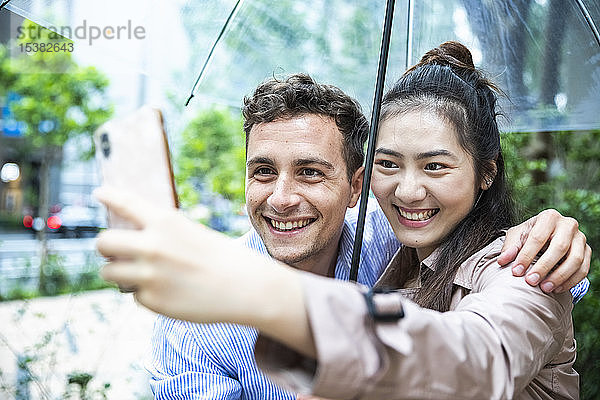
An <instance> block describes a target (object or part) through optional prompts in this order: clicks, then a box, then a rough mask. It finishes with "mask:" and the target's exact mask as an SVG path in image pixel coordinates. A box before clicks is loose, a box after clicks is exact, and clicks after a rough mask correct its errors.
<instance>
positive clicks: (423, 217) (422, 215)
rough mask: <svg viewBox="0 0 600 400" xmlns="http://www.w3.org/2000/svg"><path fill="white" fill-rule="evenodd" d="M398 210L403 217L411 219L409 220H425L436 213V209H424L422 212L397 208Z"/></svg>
mask: <svg viewBox="0 0 600 400" xmlns="http://www.w3.org/2000/svg"><path fill="white" fill-rule="evenodd" d="M398 211H399V212H400V215H402V216H403V217H404V218H406V219H408V220H411V221H425V220H428V219H429V218H431V217H433V215H434V214H436V213H437V211H438V210H437V209H436V210H428V211H424V212H419V213H410V212H406V211H403V210H402V209H400V208H398Z"/></svg>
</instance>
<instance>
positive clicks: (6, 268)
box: [0, 232, 102, 294]
mask: <svg viewBox="0 0 600 400" xmlns="http://www.w3.org/2000/svg"><path fill="white" fill-rule="evenodd" d="M40 246H41V245H40V242H39V241H38V240H37V239H36V238H35V237H34V236H33V235H32V234H31V233H28V232H17V233H14V232H11V233H0V294H3V293H6V291H7V290H10V289H11V288H12V287H14V286H15V283H16V282H17V281H19V283H20V284H21V285H26V286H32V285H35V283H36V281H35V280H36V279H37V277H38V275H39V273H38V268H39V253H40ZM48 252H49V254H54V255H57V256H58V260H59V263H60V265H61V266H62V267H63V268H64V270H65V271H66V272H67V273H69V274H70V275H73V274H77V273H79V272H82V271H86V270H89V269H90V268H93V267H97V266H98V265H99V264H100V263H101V262H102V258H101V257H99V256H98V255H97V254H96V251H95V237H87V238H79V239H62V238H58V237H56V236H53V235H49V239H48Z"/></svg>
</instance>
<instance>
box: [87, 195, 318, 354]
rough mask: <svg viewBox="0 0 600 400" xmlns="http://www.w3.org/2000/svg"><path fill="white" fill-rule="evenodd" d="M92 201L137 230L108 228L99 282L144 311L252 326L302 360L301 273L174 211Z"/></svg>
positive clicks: (307, 337) (118, 200)
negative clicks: (126, 291) (123, 291)
mask: <svg viewBox="0 0 600 400" xmlns="http://www.w3.org/2000/svg"><path fill="white" fill-rule="evenodd" d="M95 195H96V197H97V198H98V200H100V201H101V202H102V203H104V204H105V205H106V207H107V208H108V209H110V211H112V212H114V213H117V214H119V215H120V216H121V217H124V218H125V219H127V220H128V221H130V222H132V223H133V224H134V225H135V226H136V227H137V228H138V229H137V230H118V229H108V230H106V231H104V232H102V233H101V234H99V235H98V240H97V247H98V250H99V251H100V253H101V254H102V255H103V256H105V257H107V258H109V260H110V262H109V263H108V264H107V265H106V266H105V267H104V268H103V269H102V272H101V274H102V277H103V278H104V279H106V280H108V281H112V282H115V283H117V284H118V285H119V286H122V287H127V288H132V289H133V290H134V291H135V298H136V300H137V301H138V302H139V303H141V304H142V305H144V306H146V307H148V308H149V309H151V310H153V311H155V312H158V313H161V314H164V315H167V316H170V317H172V318H177V319H184V320H188V321H193V322H200V323H202V322H232V323H238V324H245V325H252V326H255V327H257V328H258V329H260V330H262V331H263V333H265V334H266V335H269V336H271V337H273V338H274V339H277V340H279V341H281V342H283V343H284V344H286V345H288V346H291V347H293V348H295V349H296V350H299V351H301V352H303V353H305V354H307V355H312V354H314V352H315V350H314V343H313V341H312V336H311V333H310V330H309V325H308V320H307V317H306V312H305V308H304V298H303V295H302V286H301V282H300V278H299V274H298V273H297V272H296V271H294V270H293V269H292V268H289V267H287V266H284V265H282V264H279V263H277V262H275V261H273V260H271V259H270V258H267V257H264V256H261V255H259V254H257V253H254V252H252V251H250V250H248V249H246V248H244V247H242V246H241V245H239V244H237V243H235V242H234V241H233V240H232V239H229V238H227V237H225V236H224V235H222V234H220V233H217V232H215V231H213V230H211V229H208V228H206V227H204V226H202V225H200V224H197V223H194V222H192V221H190V220H188V219H187V218H186V217H185V216H184V215H183V214H181V213H180V212H178V211H177V210H175V209H163V208H158V207H155V206H153V205H151V204H149V203H148V202H146V201H145V200H144V199H141V198H139V197H137V196H134V195H132V194H128V193H123V192H122V191H116V190H114V189H110V188H107V187H103V188H100V189H98V190H97V191H96V192H95Z"/></svg>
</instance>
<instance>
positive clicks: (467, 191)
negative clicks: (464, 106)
mask: <svg viewBox="0 0 600 400" xmlns="http://www.w3.org/2000/svg"><path fill="white" fill-rule="evenodd" d="M371 182H372V184H371V189H372V190H373V193H374V194H375V197H376V198H377V201H379V204H380V205H381V208H382V209H383V211H384V213H385V215H386V217H387V219H388V220H389V221H390V223H391V225H392V228H393V230H394V233H395V234H396V237H397V238H398V240H400V242H402V243H403V244H404V245H406V246H409V247H414V248H416V249H417V254H418V256H419V260H423V259H424V258H426V257H427V256H429V255H430V254H431V253H432V252H433V250H435V249H436V248H437V247H438V246H439V244H440V243H441V242H442V241H443V239H444V238H445V237H446V236H447V235H448V234H449V233H450V232H451V231H452V229H453V228H454V227H455V226H456V225H457V224H458V223H459V222H460V221H461V220H462V219H463V218H464V217H465V216H466V215H467V214H468V213H469V211H470V210H471V207H472V205H473V203H474V201H475V196H476V193H477V191H478V188H479V184H478V185H476V184H475V171H474V167H473V160H472V158H471V156H470V155H469V154H468V153H467V152H466V151H465V150H464V149H463V148H462V147H461V145H460V144H459V142H458V137H457V133H456V130H455V128H454V125H453V124H452V123H450V122H448V121H446V120H444V119H442V118H440V117H439V116H437V114H435V113H432V112H430V111H413V112H409V113H406V114H404V115H400V116H396V117H392V118H389V119H387V120H385V121H384V122H383V123H382V124H381V126H380V130H379V138H378V140H377V146H376V151H375V165H374V168H373V176H372V181H371Z"/></svg>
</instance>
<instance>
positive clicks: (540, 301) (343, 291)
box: [99, 42, 578, 399]
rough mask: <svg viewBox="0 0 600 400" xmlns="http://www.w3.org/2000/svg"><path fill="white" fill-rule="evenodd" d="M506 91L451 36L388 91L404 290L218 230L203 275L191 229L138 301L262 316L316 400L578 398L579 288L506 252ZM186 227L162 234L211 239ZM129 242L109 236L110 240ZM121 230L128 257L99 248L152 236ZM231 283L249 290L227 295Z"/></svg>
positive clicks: (201, 313) (112, 275) (385, 204)
mask: <svg viewBox="0 0 600 400" xmlns="http://www.w3.org/2000/svg"><path fill="white" fill-rule="evenodd" d="M494 90H495V88H494V87H493V85H491V83H490V82H489V81H487V80H486V79H484V78H483V77H482V75H481V74H480V73H479V71H477V70H476V69H475V68H474V66H473V62H472V60H471V56H470V53H469V51H468V50H467V49H466V48H464V46H462V45H460V44H458V43H454V42H449V43H445V44H443V45H441V46H440V47H439V48H437V49H434V50H432V51H431V52H429V53H427V54H426V56H425V57H424V58H423V60H422V61H421V62H420V63H419V64H418V65H417V66H415V67H414V68H413V69H411V70H409V71H407V73H406V74H405V75H404V76H403V78H401V79H400V81H399V82H398V83H397V84H396V86H395V87H394V88H393V89H392V90H391V91H390V93H388V95H387V96H386V98H385V101H384V106H383V110H382V111H383V112H382V120H381V132H380V137H379V139H378V143H377V151H376V159H375V163H376V166H375V170H374V175H373V184H372V189H373V193H374V194H375V196H376V197H377V200H378V201H379V203H380V205H381V207H382V209H383V210H384V212H385V214H386V216H387V218H388V219H389V220H390V223H391V225H392V227H393V229H394V232H395V234H396V236H397V237H398V239H399V240H400V241H401V242H402V243H403V244H404V245H405V246H404V247H403V248H402V249H401V251H400V252H399V253H398V254H397V255H396V257H395V258H394V260H392V262H391V264H390V266H389V267H388V269H387V270H386V272H385V273H384V275H383V276H382V278H381V279H380V282H379V286H381V287H387V288H389V287H392V288H400V290H399V292H393V293H383V294H374V293H373V292H366V291H365V290H363V289H361V288H358V287H356V286H354V285H351V284H344V283H340V282H332V281H330V280H327V279H324V278H320V277H317V276H314V275H311V274H306V273H300V272H298V271H293V270H291V269H288V268H274V264H275V263H274V262H272V263H271V262H266V261H265V260H264V259H263V258H261V257H258V256H256V257H255V256H250V255H249V254H248V253H245V252H242V251H232V250H231V244H230V243H229V242H224V241H223V240H222V239H221V238H219V237H217V236H216V234H214V233H212V232H209V231H206V232H203V233H201V234H202V235H203V236H204V241H205V242H206V246H205V248H206V249H211V250H212V251H211V252H207V253H206V254H205V259H204V260H202V264H203V265H206V266H211V265H215V266H219V268H204V269H202V274H201V275H202V282H201V281H199V280H197V281H194V280H190V279H189V277H188V275H186V274H185V273H184V272H185V271H186V270H187V269H189V265H190V262H189V260H191V259H197V255H196V252H197V250H196V249H195V248H194V246H193V245H191V244H188V243H186V240H185V239H184V240H181V241H179V242H177V243H176V245H175V246H172V247H170V249H171V250H170V252H171V253H170V254H166V255H165V254H162V253H156V254H155V255H154V256H155V257H154V258H159V259H158V260H157V261H156V262H160V261H161V260H160V257H165V260H166V261H168V262H169V263H170V264H171V265H172V266H173V268H174V270H173V272H172V273H171V275H173V277H171V278H170V279H169V280H163V281H161V280H160V279H153V277H145V278H142V279H141V281H145V282H146V286H147V285H148V284H150V285H152V284H153V283H154V284H155V285H157V284H161V285H162V287H161V289H160V291H162V292H163V293H169V294H170V295H169V296H167V297H154V296H152V295H151V294H150V292H149V291H141V292H139V293H138V294H137V297H138V299H139V300H140V302H142V303H143V304H145V305H147V306H148V307H150V308H152V309H157V310H161V311H163V312H164V311H166V312H168V313H169V314H171V315H172V316H174V317H179V318H184V319H193V320H195V321H198V322H201V321H213V322H214V321H231V322H236V323H241V324H250V325H254V326H256V327H258V328H259V329H260V330H261V332H263V333H264V334H266V335H268V336H269V337H270V338H273V339H275V340H277V341H279V342H282V343H284V344H285V345H286V346H289V347H291V348H293V349H296V350H298V351H300V352H301V353H302V354H305V355H307V356H309V357H312V358H315V359H316V360H317V364H316V365H317V369H316V370H314V368H313V366H312V364H311V363H301V364H300V367H298V368H297V369H295V370H293V371H286V372H285V374H283V376H278V378H279V379H280V381H281V382H282V383H284V384H287V385H288V386H291V388H292V389H295V390H300V391H302V390H306V389H307V388H308V387H312V391H313V393H314V394H315V395H318V396H323V397H328V398H369V399H393V398H435V399H444V398H447V399H455V398H475V399H483V398H522V399H526V398H556V397H560V398H577V397H578V377H577V374H576V372H575V371H574V370H573V369H572V364H573V362H574V358H575V344H574V340H573V328H572V321H571V316H570V312H571V307H572V299H571V295H570V294H569V293H563V294H545V293H543V292H542V291H541V290H540V289H539V288H534V287H531V286H529V285H527V283H525V282H524V281H523V280H521V279H514V278H513V277H512V273H511V271H510V269H509V268H500V267H499V266H498V265H497V263H496V259H497V257H498V255H499V252H500V249H501V247H502V237H501V230H502V229H503V228H505V227H507V226H510V225H511V221H512V215H513V211H512V206H511V202H510V200H509V197H508V194H507V191H506V184H505V181H504V166H503V161H502V154H501V151H500V145H499V135H498V128H497V125H496V109H495V102H496V96H495V93H494ZM122 211H123V212H124V213H127V212H129V211H128V210H122ZM144 214H145V215H150V214H151V213H150V212H148V213H144V212H143V211H142V212H140V213H139V215H144ZM136 215H138V214H136ZM136 215H131V217H132V218H133V219H135V218H137V217H136ZM138 222H139V224H140V225H148V224H150V225H152V224H155V225H156V226H160V227H161V229H163V230H164V229H167V230H168V229H170V226H174V225H173V224H168V223H164V222H166V221H164V220H156V221H149V222H148V221H138ZM169 222H170V221H169ZM183 225H185V224H179V225H178V227H179V228H181V227H182V226H183ZM183 229H184V230H186V231H185V232H183V235H182V232H181V230H180V229H178V231H177V232H172V234H171V233H170V232H167V233H166V236H164V235H163V236H161V237H169V236H173V237H175V236H177V237H179V238H196V237H197V236H198V235H199V232H198V227H197V226H195V225H193V224H187V225H185V226H184V228H183ZM118 239H119V238H116V237H114V235H113V238H112V242H113V243H114V242H119V240H118ZM124 239H125V240H122V241H127V242H129V244H128V247H129V248H123V247H120V248H119V249H121V250H120V251H122V253H121V254H119V252H118V251H114V249H107V248H106V247H107V246H106V243H104V244H99V246H100V248H101V249H103V251H104V252H105V253H106V254H110V255H113V256H119V255H130V254H131V249H135V248H136V247H137V246H140V245H141V244H140V243H136V242H135V240H130V239H133V236H132V237H124ZM155 245H156V248H158V247H159V245H160V241H159V238H157V239H156V243H155ZM225 254H227V262H226V263H224V262H223V260H222V258H223V255H225ZM143 262H144V261H140V263H143ZM119 266H120V263H119V262H116V263H113V265H111V266H110V268H109V269H107V270H106V271H105V276H106V277H108V278H109V279H111V280H117V281H119V282H120V283H121V284H125V285H127V284H128V283H138V284H139V283H140V277H139V276H138V277H136V278H135V279H133V281H131V282H129V281H128V278H127V276H126V273H124V272H123V271H125V270H126V267H125V265H123V268H122V269H120V268H119ZM130 266H131V265H130V263H129V267H130ZM177 271H179V272H182V274H181V278H177V276H178V273H177ZM232 282H236V283H240V282H244V283H246V284H247V286H246V287H245V288H244V290H226V289H225V288H227V287H230V286H232ZM233 286H235V285H233ZM215 288H217V290H215ZM219 289H220V290H219ZM220 292H223V293H220ZM192 293H193V295H192ZM263 293H269V295H268V296H265V295H262V294H263ZM215 296H217V297H215ZM190 298H193V299H194V300H195V301H194V302H190V301H188V300H189V299H190ZM273 299H276V301H273ZM409 299H412V300H413V301H411V300H409ZM445 311H449V312H445ZM272 343H273V342H271V341H270V339H266V338H265V337H262V336H261V338H259V342H258V343H257V349H258V353H257V358H258V360H259V361H261V362H262V365H263V366H265V368H266V369H267V370H269V369H270V368H271V367H272V366H276V365H278V362H279V361H280V359H281V356H282V354H283V352H281V351H271V352H268V353H264V352H261V349H262V348H265V346H267V345H270V344H272ZM271 369H272V368H271ZM272 373H273V374H274V376H276V377H277V373H275V372H272Z"/></svg>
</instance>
